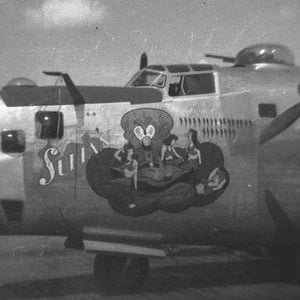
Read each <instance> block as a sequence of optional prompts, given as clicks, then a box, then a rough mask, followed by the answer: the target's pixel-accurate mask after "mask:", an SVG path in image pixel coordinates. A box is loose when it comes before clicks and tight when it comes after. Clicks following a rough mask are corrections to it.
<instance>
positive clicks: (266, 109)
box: [258, 103, 277, 118]
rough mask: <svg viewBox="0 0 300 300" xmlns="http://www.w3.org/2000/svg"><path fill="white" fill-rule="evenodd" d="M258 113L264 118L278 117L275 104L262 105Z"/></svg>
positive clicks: (259, 106)
mask: <svg viewBox="0 0 300 300" xmlns="http://www.w3.org/2000/svg"><path fill="white" fill-rule="evenodd" d="M258 113H259V116H260V117H262V118H275V117H276V116H277V111H276V105H275V104H273V103H260V104H259V105H258Z"/></svg>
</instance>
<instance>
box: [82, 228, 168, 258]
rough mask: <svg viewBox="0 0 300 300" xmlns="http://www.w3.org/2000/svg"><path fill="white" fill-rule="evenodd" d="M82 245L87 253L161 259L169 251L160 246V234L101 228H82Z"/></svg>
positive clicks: (165, 247)
mask: <svg viewBox="0 0 300 300" xmlns="http://www.w3.org/2000/svg"><path fill="white" fill-rule="evenodd" d="M83 245H84V249H85V250H86V251H87V252H93V253H99V252H104V253H113V254H127V255H128V254H131V255H139V256H147V257H161V258H164V257H166V256H168V250H169V249H168V247H167V246H164V245H162V235H161V234H158V233H150V232H141V231H129V230H124V229H110V228H103V227H84V229H83Z"/></svg>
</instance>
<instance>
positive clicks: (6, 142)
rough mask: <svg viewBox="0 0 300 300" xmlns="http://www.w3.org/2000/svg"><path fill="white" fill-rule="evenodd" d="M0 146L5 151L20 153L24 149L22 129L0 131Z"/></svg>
mask: <svg viewBox="0 0 300 300" xmlns="http://www.w3.org/2000/svg"><path fill="white" fill-rule="evenodd" d="M1 148H2V151H3V152H5V153H22V152H24V151H25V133H24V131H23V130H6V131H2V132H1Z"/></svg>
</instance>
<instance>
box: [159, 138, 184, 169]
mask: <svg viewBox="0 0 300 300" xmlns="http://www.w3.org/2000/svg"><path fill="white" fill-rule="evenodd" d="M177 140H178V136H177V135H175V134H170V136H169V137H168V138H166V139H165V140H163V145H162V148H161V161H162V162H165V163H167V164H169V163H170V164H174V163H175V165H176V164H177V165H178V164H179V163H181V162H183V161H184V159H183V158H182V157H181V156H180V155H179V154H178V153H177V152H176V150H175V143H176V141H177Z"/></svg>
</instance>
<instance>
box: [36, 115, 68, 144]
mask: <svg viewBox="0 0 300 300" xmlns="http://www.w3.org/2000/svg"><path fill="white" fill-rule="evenodd" d="M35 125H36V136H37V137H38V138H40V139H61V138H62V137H63V135H64V118H63V114H62V113H61V112H59V111H38V112H37V113H36V115H35Z"/></svg>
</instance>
